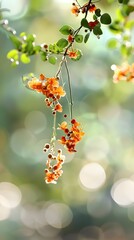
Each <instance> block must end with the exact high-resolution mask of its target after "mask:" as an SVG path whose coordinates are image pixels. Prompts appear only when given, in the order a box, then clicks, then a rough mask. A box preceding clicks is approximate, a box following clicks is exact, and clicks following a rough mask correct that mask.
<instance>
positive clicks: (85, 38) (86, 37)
mask: <svg viewBox="0 0 134 240" xmlns="http://www.w3.org/2000/svg"><path fill="white" fill-rule="evenodd" d="M89 36H90V33H87V34H86V35H85V37H84V43H86V42H87V41H88V39H89Z"/></svg>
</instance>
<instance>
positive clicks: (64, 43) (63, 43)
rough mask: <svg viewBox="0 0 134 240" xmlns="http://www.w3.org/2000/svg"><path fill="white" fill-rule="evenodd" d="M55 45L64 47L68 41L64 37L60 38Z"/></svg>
mask: <svg viewBox="0 0 134 240" xmlns="http://www.w3.org/2000/svg"><path fill="white" fill-rule="evenodd" d="M56 45H57V46H58V47H60V48H65V47H66V46H67V45H68V41H67V40H66V39H64V38H61V39H60V40H59V41H58V42H57V43H56Z"/></svg>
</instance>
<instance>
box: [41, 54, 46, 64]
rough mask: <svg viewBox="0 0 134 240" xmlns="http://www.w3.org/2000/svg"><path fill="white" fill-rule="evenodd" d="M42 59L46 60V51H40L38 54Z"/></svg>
mask: <svg viewBox="0 0 134 240" xmlns="http://www.w3.org/2000/svg"><path fill="white" fill-rule="evenodd" d="M40 56H41V59H42V61H44V62H45V61H47V53H46V52H41V54H40Z"/></svg>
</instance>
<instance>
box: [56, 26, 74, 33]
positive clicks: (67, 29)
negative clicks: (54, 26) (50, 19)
mask: <svg viewBox="0 0 134 240" xmlns="http://www.w3.org/2000/svg"><path fill="white" fill-rule="evenodd" d="M59 31H60V32H61V33H62V34H63V35H69V34H72V33H73V31H74V29H73V28H72V27H70V26H69V25H64V26H62V27H61V28H60V30H59Z"/></svg>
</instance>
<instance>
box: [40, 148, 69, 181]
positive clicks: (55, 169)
mask: <svg viewBox="0 0 134 240" xmlns="http://www.w3.org/2000/svg"><path fill="white" fill-rule="evenodd" d="M48 150H49V151H50V145H49V144H48V143H47V144H45V148H44V151H45V152H46V151H48ZM51 151H53V148H52V149H51ZM64 160H65V156H64V155H62V150H61V149H58V151H57V155H53V154H52V153H49V154H48V159H47V162H46V166H47V168H46V169H45V173H46V176H45V181H46V183H54V184H56V183H57V180H58V178H59V177H60V176H61V175H62V173H63V171H62V170H61V168H62V164H63V163H64ZM53 162H54V164H52V163H53Z"/></svg>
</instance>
